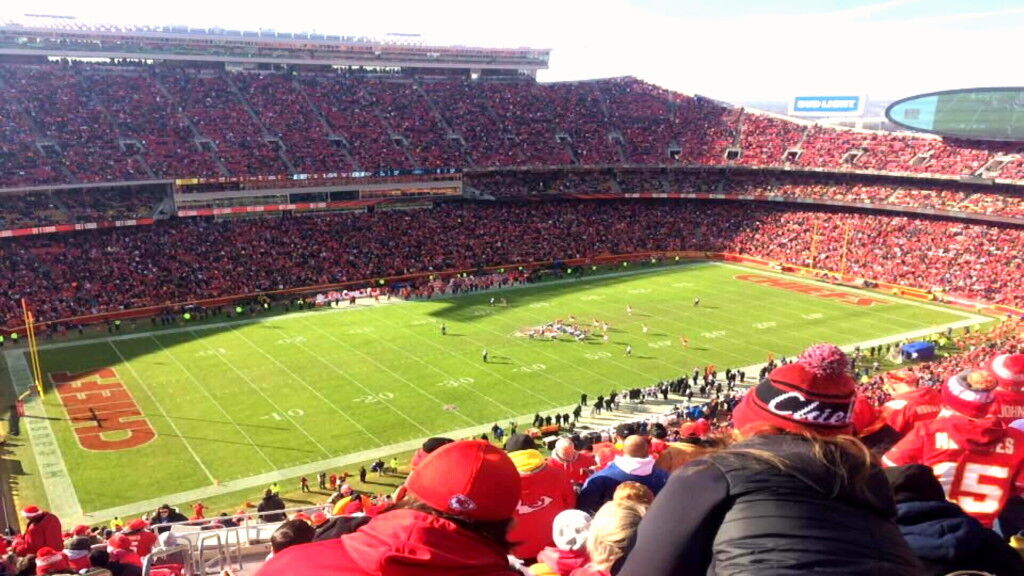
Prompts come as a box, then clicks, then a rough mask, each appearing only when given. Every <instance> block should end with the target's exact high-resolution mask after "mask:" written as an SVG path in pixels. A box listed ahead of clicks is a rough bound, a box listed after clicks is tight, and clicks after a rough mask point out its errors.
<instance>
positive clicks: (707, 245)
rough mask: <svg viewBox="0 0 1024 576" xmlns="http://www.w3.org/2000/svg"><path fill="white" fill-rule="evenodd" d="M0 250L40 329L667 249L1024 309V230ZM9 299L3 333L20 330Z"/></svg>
mask: <svg viewBox="0 0 1024 576" xmlns="http://www.w3.org/2000/svg"><path fill="white" fill-rule="evenodd" d="M396 230H401V231H403V233H402V234H395V233H394V232H395V231H396ZM651 231H657V232H658V233H657V234H651ZM847 231H849V232H847ZM815 235H817V239H816V240H815ZM439 238H458V239H460V241H458V242H443V241H438V239H439ZM510 239H515V241H514V242H509V241H508V240H510ZM225 246H233V247H235V249H234V250H231V251H227V250H224V247H225ZM812 246H814V247H815V248H814V249H813V252H812ZM0 250H2V251H3V254H4V261H5V262H6V263H7V264H8V268H9V269H10V270H12V271H13V273H12V274H10V275H9V276H6V277H3V278H0V288H2V289H3V290H5V291H6V292H7V293H11V294H20V295H23V296H28V297H30V299H31V300H32V302H34V303H35V305H36V306H37V309H38V316H39V317H40V318H41V319H44V320H56V319H60V318H67V317H71V316H77V315H82V314H90V313H98V312H104V311H113V310H120V309H123V308H137V307H145V306H159V305H167V304H171V303H175V302H185V301H190V300H195V299H203V298H212V297H218V296H229V295H236V294H251V293H255V292H260V291H270V290H279V289H284V288H293V287H302V286H312V285H319V284H328V283H338V282H346V281H356V280H363V279H372V278H379V277H384V276H396V275H402V274H409V273H414V272H427V271H431V270H451V269H459V270H461V269H473V268H477V267H480V266H485V265H501V264H516V263H523V262H535V261H551V260H556V259H570V258H588V257H594V256H598V255H601V254H628V253H634V252H645V251H667V250H708V251H715V252H736V253H744V254H749V255H756V256H761V257H764V258H769V259H772V260H778V261H783V262H789V263H793V264H798V265H804V266H812V267H818V268H821V269H825V270H833V271H835V270H837V269H838V268H839V267H840V262H845V263H846V267H847V270H846V271H847V272H849V273H850V274H853V275H856V276H861V277H864V278H869V279H873V280H880V281H886V282H894V283H902V284H906V285H910V286H915V287H921V288H925V289H932V288H936V289H943V290H946V291H948V292H949V293H952V294H957V295H961V296H965V297H971V298H978V299H982V300H985V301H989V302H993V303H1001V304H1007V305H1015V306H1021V305H1024V288H1022V286H1021V284H1020V282H1018V281H1017V278H1018V277H1019V274H1020V272H1021V271H1022V269H1021V266H1022V264H1021V261H1020V258H1019V254H1020V253H1021V251H1022V250H1024V232H1022V231H1021V230H1020V229H1013V228H1000V227H996V226H985V225H981V224H967V223H961V222H948V221H939V220H926V219H915V218H910V217H907V216H900V215H871V214H846V213H832V212H815V211H808V210H803V209H799V210H798V209H792V208H786V207H777V206H770V205H766V204H765V205H756V204H755V205H742V204H734V203H692V202H683V201H611V202H579V203H567V202H565V201H551V202H544V203H528V204H507V203H497V204H490V205H489V204H474V203H457V204H450V205H443V206H439V207H436V208H434V209H430V210H418V211H411V212H410V211H378V212H375V213H346V214H332V215H325V216H320V217H315V218H313V217H304V218H303V217H288V216H286V217H279V218H272V219H271V218H268V219H263V220H257V221H244V222H212V221H208V220H205V219H185V218H182V219H177V220H172V221H170V222H168V223H162V224H157V225H155V226H144V227H138V228H133V229H117V230H105V231H94V232H87V233H80V234H71V235H52V236H44V237H32V238H23V239H18V240H17V241H11V240H7V241H4V242H0ZM329 255H342V256H341V257H340V258H331V257H328V256H329ZM314 261H315V262H317V265H316V266H309V265H308V263H309V262H314ZM111 278H117V279H118V280H119V281H118V282H116V283H111V282H110V281H109V280H110V279H111ZM54 287H59V289H58V290H56V291H55V290H54ZM7 302H8V304H9V305H7V306H6V307H5V308H4V309H3V310H0V313H2V314H3V319H4V324H6V325H16V324H17V313H16V312H17V311H16V309H15V307H14V306H13V304H10V302H12V300H10V299H9V300H8V301H7Z"/></svg>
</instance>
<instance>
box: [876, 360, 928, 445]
mask: <svg viewBox="0 0 1024 576" xmlns="http://www.w3.org/2000/svg"><path fill="white" fill-rule="evenodd" d="M919 381H920V379H919V378H918V376H917V374H915V373H914V371H913V370H907V369H905V368H904V369H902V370H893V371H891V372H886V373H885V374H882V385H883V386H884V387H885V391H886V392H888V393H889V394H891V395H892V399H891V400H889V401H888V402H886V403H885V404H884V405H883V406H882V416H884V417H885V421H886V423H888V424H889V426H891V427H892V429H893V430H895V431H896V433H897V434H899V436H900V437H903V436H904V435H906V434H907V432H910V429H911V428H913V427H914V424H916V423H918V422H926V421H928V420H932V419H934V418H935V417H936V416H938V415H939V410H940V409H941V408H942V392H940V391H939V389H938V388H930V387H924V388H918V383H919Z"/></svg>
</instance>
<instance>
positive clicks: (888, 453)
mask: <svg viewBox="0 0 1024 576" xmlns="http://www.w3.org/2000/svg"><path fill="white" fill-rule="evenodd" d="M948 336H949V337H950V338H952V339H953V341H954V342H953V343H954V344H955V346H956V347H957V348H959V350H960V351H959V352H956V353H953V354H951V355H949V356H945V357H942V358H940V359H938V360H937V361H934V362H927V363H920V364H914V365H911V366H910V367H906V368H900V369H897V370H892V371H889V372H878V368H877V366H878V365H877V362H876V359H877V357H878V356H879V355H881V354H883V353H884V352H883V350H882V348H881V347H879V348H878V349H871V350H863V351H862V350H857V351H855V353H853V354H852V355H851V356H847V355H846V354H844V353H842V352H841V351H839V350H838V349H837V348H835V347H834V346H831V345H827V344H819V345H815V346H812V347H810V348H808V349H807V350H805V351H804V352H803V353H802V354H801V355H799V356H798V357H796V358H791V359H785V358H784V359H781V360H779V361H777V362H776V361H774V360H773V361H771V362H770V363H769V364H768V365H767V366H766V367H765V368H764V369H763V370H762V372H761V374H760V379H759V380H756V381H755V382H754V386H753V387H752V388H750V390H749V391H747V392H746V393H745V394H744V393H742V392H738V389H737V388H735V384H736V383H737V382H738V381H739V380H740V378H741V376H740V375H739V373H738V372H736V371H733V370H727V371H725V372H724V373H721V374H720V373H718V372H717V371H716V370H715V369H714V368H712V367H708V368H706V369H705V370H704V372H703V373H701V372H700V370H699V369H695V370H694V373H693V374H692V376H691V375H689V374H688V375H686V376H683V377H681V378H679V379H677V380H675V381H671V382H662V383H659V384H657V385H655V386H650V387H648V389H643V388H637V389H634V390H623V391H622V392H621V395H620V394H619V393H618V392H615V391H613V392H612V393H610V394H609V396H607V397H601V398H596V399H590V402H594V403H596V402H602V401H604V402H606V403H607V404H606V407H608V408H613V407H614V406H615V405H616V404H617V403H618V402H622V401H627V402H638V401H642V400H643V399H644V398H645V397H648V396H658V395H661V394H665V395H666V396H667V393H668V392H669V391H671V392H673V393H676V394H680V395H683V396H686V395H687V393H688V392H692V391H694V390H696V389H697V388H698V387H699V390H700V393H701V395H702V396H703V395H706V396H707V397H711V400H710V401H700V400H698V402H697V403H696V404H691V405H690V406H689V407H688V408H686V409H680V410H677V411H676V412H674V413H671V414H669V415H668V416H666V417H657V418H654V417H651V418H647V419H645V420H642V421H636V422H627V423H621V424H619V425H617V426H616V427H615V428H614V429H606V430H601V431H599V432H588V433H582V434H574V433H572V431H571V428H569V429H568V430H569V431H568V432H565V433H563V435H562V436H560V437H559V438H558V440H557V441H556V442H555V443H554V444H553V445H548V446H545V445H543V444H541V443H540V442H539V439H535V438H538V437H537V436H536V434H534V433H532V430H531V431H528V432H531V433H529V434H524V433H521V432H518V431H517V429H516V427H515V425H514V424H512V425H510V427H509V428H502V427H500V426H499V425H498V424H495V426H494V428H493V429H492V434H491V436H492V437H491V438H489V437H488V435H487V434H484V435H483V436H482V437H481V438H479V439H466V440H454V441H453V440H452V439H448V438H431V439H429V440H428V441H426V442H425V443H424V444H423V446H422V447H421V448H420V449H419V450H418V451H417V452H416V453H415V454H414V455H413V457H412V459H411V461H410V462H408V465H407V466H402V468H403V469H404V470H408V471H409V473H408V474H407V475H405V477H404V481H403V483H402V484H401V486H400V487H399V488H398V489H397V490H396V491H395V492H394V493H392V494H373V493H370V492H362V491H361V490H356V489H353V487H352V486H351V485H350V484H349V480H350V478H349V476H348V473H346V474H343V475H335V474H331V477H330V479H329V481H328V478H327V475H326V473H322V474H320V475H319V478H318V480H319V486H320V488H321V489H325V488H326V489H328V490H329V491H330V492H331V494H332V495H331V496H330V498H329V499H328V500H327V501H326V502H325V503H324V504H323V506H318V507H314V508H309V509H307V510H304V511H302V512H298V513H295V514H292V515H290V516H289V515H288V514H286V513H285V503H284V501H283V500H282V499H281V498H280V496H279V493H280V487H279V486H278V485H276V484H274V485H272V486H270V487H269V488H268V489H267V490H266V491H265V493H264V496H263V499H262V500H261V501H260V502H259V504H258V505H253V504H248V503H247V505H246V507H243V508H242V509H240V510H238V511H236V512H231V513H228V512H225V513H221V514H220V515H219V516H211V517H207V516H206V513H207V510H206V509H205V507H204V506H203V505H202V503H195V504H194V505H193V506H192V515H191V516H185V515H184V514H182V513H181V512H179V511H178V510H177V509H175V508H173V507H171V506H168V505H163V506H161V507H160V508H159V509H158V510H156V511H155V512H154V513H153V514H152V515H146V516H145V517H143V518H136V519H132V520H130V521H128V522H123V521H121V520H120V519H115V520H114V521H112V522H111V523H110V525H109V526H102V527H88V526H84V525H83V526H75V527H67V526H62V525H61V523H60V520H59V519H58V518H57V517H56V516H54V515H53V514H52V513H49V512H47V511H45V510H41V509H39V508H38V507H35V506H28V507H26V508H25V509H24V510H22V515H23V516H24V517H25V519H26V521H27V525H28V527H27V530H26V531H25V533H24V534H22V535H18V536H16V537H14V538H13V539H0V548H3V551H4V552H5V554H6V555H5V556H4V560H3V565H4V567H5V568H6V569H7V570H8V573H12V574H72V573H78V571H79V570H83V569H86V568H88V567H90V566H92V567H102V568H104V569H106V570H109V571H110V573H111V574H113V575H115V576H120V575H124V576H133V575H135V574H142V572H141V568H142V566H143V562H144V560H145V559H146V557H147V556H148V555H150V554H154V553H155V554H154V556H153V560H152V561H151V562H150V563H149V564H151V566H150V567H149V569H150V572H149V573H150V574H160V575H162V576H171V575H176V574H181V573H183V572H184V570H185V568H184V563H186V562H187V559H184V558H182V557H181V555H180V554H179V555H177V556H175V555H174V554H170V555H165V552H166V551H168V550H173V549H174V548H173V547H174V546H175V543H176V541H177V537H176V536H175V534H174V533H172V532H171V531H170V530H168V527H169V526H168V525H170V524H174V523H185V524H188V525H192V526H199V527H201V529H202V530H218V529H221V528H231V527H233V526H237V525H239V524H240V523H242V522H244V521H256V522H267V523H271V524H273V525H275V526H277V528H276V530H275V531H274V534H273V536H272V537H271V539H270V548H271V554H270V555H269V556H268V561H267V562H266V564H264V565H263V566H262V567H261V568H259V570H258V572H257V573H258V574H259V575H260V576H268V575H277V574H281V575H291V574H300V573H301V574H311V575H319V574H324V575H327V574H341V573H343V574H360V575H364V574H365V575H382V576H388V575H404V574H410V575H421V574H422V575H434V574H437V575H440V574H452V573H458V574H469V575H489V576H498V575H506V576H507V575H515V574H519V575H535V576H536V575H564V576H611V575H627V576H629V575H634V574H636V575H644V576H646V575H651V574H666V575H669V574H680V573H691V572H695V573H705V572H709V571H713V573H715V574H751V573H759V574H760V573H764V572H763V571H764V570H765V569H770V570H772V573H777V574H797V573H808V571H810V572H813V573H817V572H818V571H820V570H822V569H825V567H827V566H834V565H836V564H839V565H841V566H842V573H844V574H853V575H857V574H865V575H867V574H878V573H885V574H906V575H917V574H935V575H944V574H949V573H952V572H953V571H955V570H980V571H983V572H984V573H988V574H994V575H996V576H1002V575H1016V574H1020V573H1022V571H1024V531H1022V532H1021V535H1017V532H1018V531H1021V530H1022V529H1024V498H1022V491H1024V419H1022V418H1020V415H1021V413H1022V412H1021V410H1024V326H1022V325H1021V322H1019V321H1017V320H1012V319H1010V320H1006V321H1004V322H1002V323H1001V324H1000V325H999V326H998V327H996V328H995V329H993V330H990V331H987V332H973V333H972V332H971V331H966V332H964V333H962V334H958V335H956V336H953V335H948ZM691 397H692V394H691ZM780 398H783V399H787V400H786V402H779V401H778V399H780ZM581 403H582V404H586V403H588V399H587V398H585V397H583V398H581ZM582 404H581V405H582ZM824 406H828V408H827V409H824V411H823V407H824ZM543 423H544V418H543V417H541V416H540V415H539V414H538V415H537V417H535V421H534V424H535V425H539V424H543ZM936 435H940V436H942V435H948V436H950V437H952V438H955V439H956V440H957V442H956V443H948V444H946V445H935V446H933V445H932V443H933V441H934V438H935V437H936ZM949 466H954V467H956V468H957V469H958V470H959V469H965V470H971V469H977V468H978V467H987V468H985V470H986V472H983V477H982V478H981V479H980V480H979V479H972V477H971V476H970V475H966V476H965V475H964V474H963V473H962V472H956V473H950V472H948V467H949ZM972 467H973V468H972ZM399 468H400V464H399V462H398V460H397V459H393V460H392V461H391V464H390V465H387V464H385V462H384V460H383V459H380V460H378V461H377V462H375V463H374V464H373V466H371V467H370V469H369V470H367V469H366V468H365V467H361V469H360V470H359V479H360V481H361V485H366V479H367V478H366V477H367V474H368V473H375V472H376V473H378V474H384V473H388V474H396V473H397V472H398V470H399ZM997 468H1001V469H1005V470H1006V472H1007V473H1006V474H1005V475H1004V474H1000V473H997V472H994V471H993V470H994V469H997ZM351 480H352V481H353V483H354V478H352V479H351ZM328 482H329V483H328ZM978 482H982V483H983V484H980V485H979V484H978ZM301 484H302V490H303V492H308V491H309V484H308V481H307V479H306V478H302V482H301ZM250 507H251V508H255V510H252V509H251V508H250ZM823 511H825V512H827V513H825V514H823V513H822V512H823ZM768 567H770V568H768Z"/></svg>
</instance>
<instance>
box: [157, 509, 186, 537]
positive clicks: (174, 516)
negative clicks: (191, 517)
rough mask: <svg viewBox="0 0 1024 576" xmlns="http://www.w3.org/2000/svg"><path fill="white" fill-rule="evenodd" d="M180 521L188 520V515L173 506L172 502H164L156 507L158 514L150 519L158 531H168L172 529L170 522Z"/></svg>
mask: <svg viewBox="0 0 1024 576" xmlns="http://www.w3.org/2000/svg"><path fill="white" fill-rule="evenodd" d="M179 522H188V517H187V516H185V515H184V514H182V513H181V512H178V510H177V509H175V508H171V506H170V504H163V505H162V506H160V507H159V508H157V509H156V514H155V515H154V516H153V518H152V519H151V520H150V525H152V526H155V527H156V531H157V533H158V534H159V533H162V532H166V531H168V530H170V529H171V527H170V526H168V524H176V523H179Z"/></svg>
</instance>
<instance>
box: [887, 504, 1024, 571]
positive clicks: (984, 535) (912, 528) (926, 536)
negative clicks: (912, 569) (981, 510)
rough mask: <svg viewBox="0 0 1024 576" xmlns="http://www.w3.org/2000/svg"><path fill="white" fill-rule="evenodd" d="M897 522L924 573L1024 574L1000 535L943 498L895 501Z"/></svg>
mask: <svg viewBox="0 0 1024 576" xmlns="http://www.w3.org/2000/svg"><path fill="white" fill-rule="evenodd" d="M896 510H897V513H896V523H897V524H898V525H899V527H900V532H902V533H903V537H904V538H906V540H907V543H908V544H910V547H911V548H912V549H913V550H914V552H915V553H916V554H917V555H918V557H919V558H920V559H921V563H922V564H923V565H924V566H925V573H926V574H948V573H950V572H953V571H956V570H983V571H985V572H990V573H992V574H996V575H997V576H1002V575H1003V574H1006V575H1020V574H1024V560H1022V559H1021V557H1020V555H1019V554H1017V552H1016V551H1014V550H1013V548H1011V547H1010V546H1009V545H1008V544H1006V543H1005V542H1003V541H1002V539H1001V538H999V536H998V535H997V534H996V533H995V532H993V531H991V530H989V529H988V528H985V527H984V526H982V525H981V523H980V522H978V521H977V520H975V519H974V518H971V517H970V516H968V515H967V514H966V513H964V511H963V510H961V509H960V507H959V506H957V505H956V504H953V503H952V502H946V501H944V500H943V501H917V502H903V503H900V504H897V505H896Z"/></svg>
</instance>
